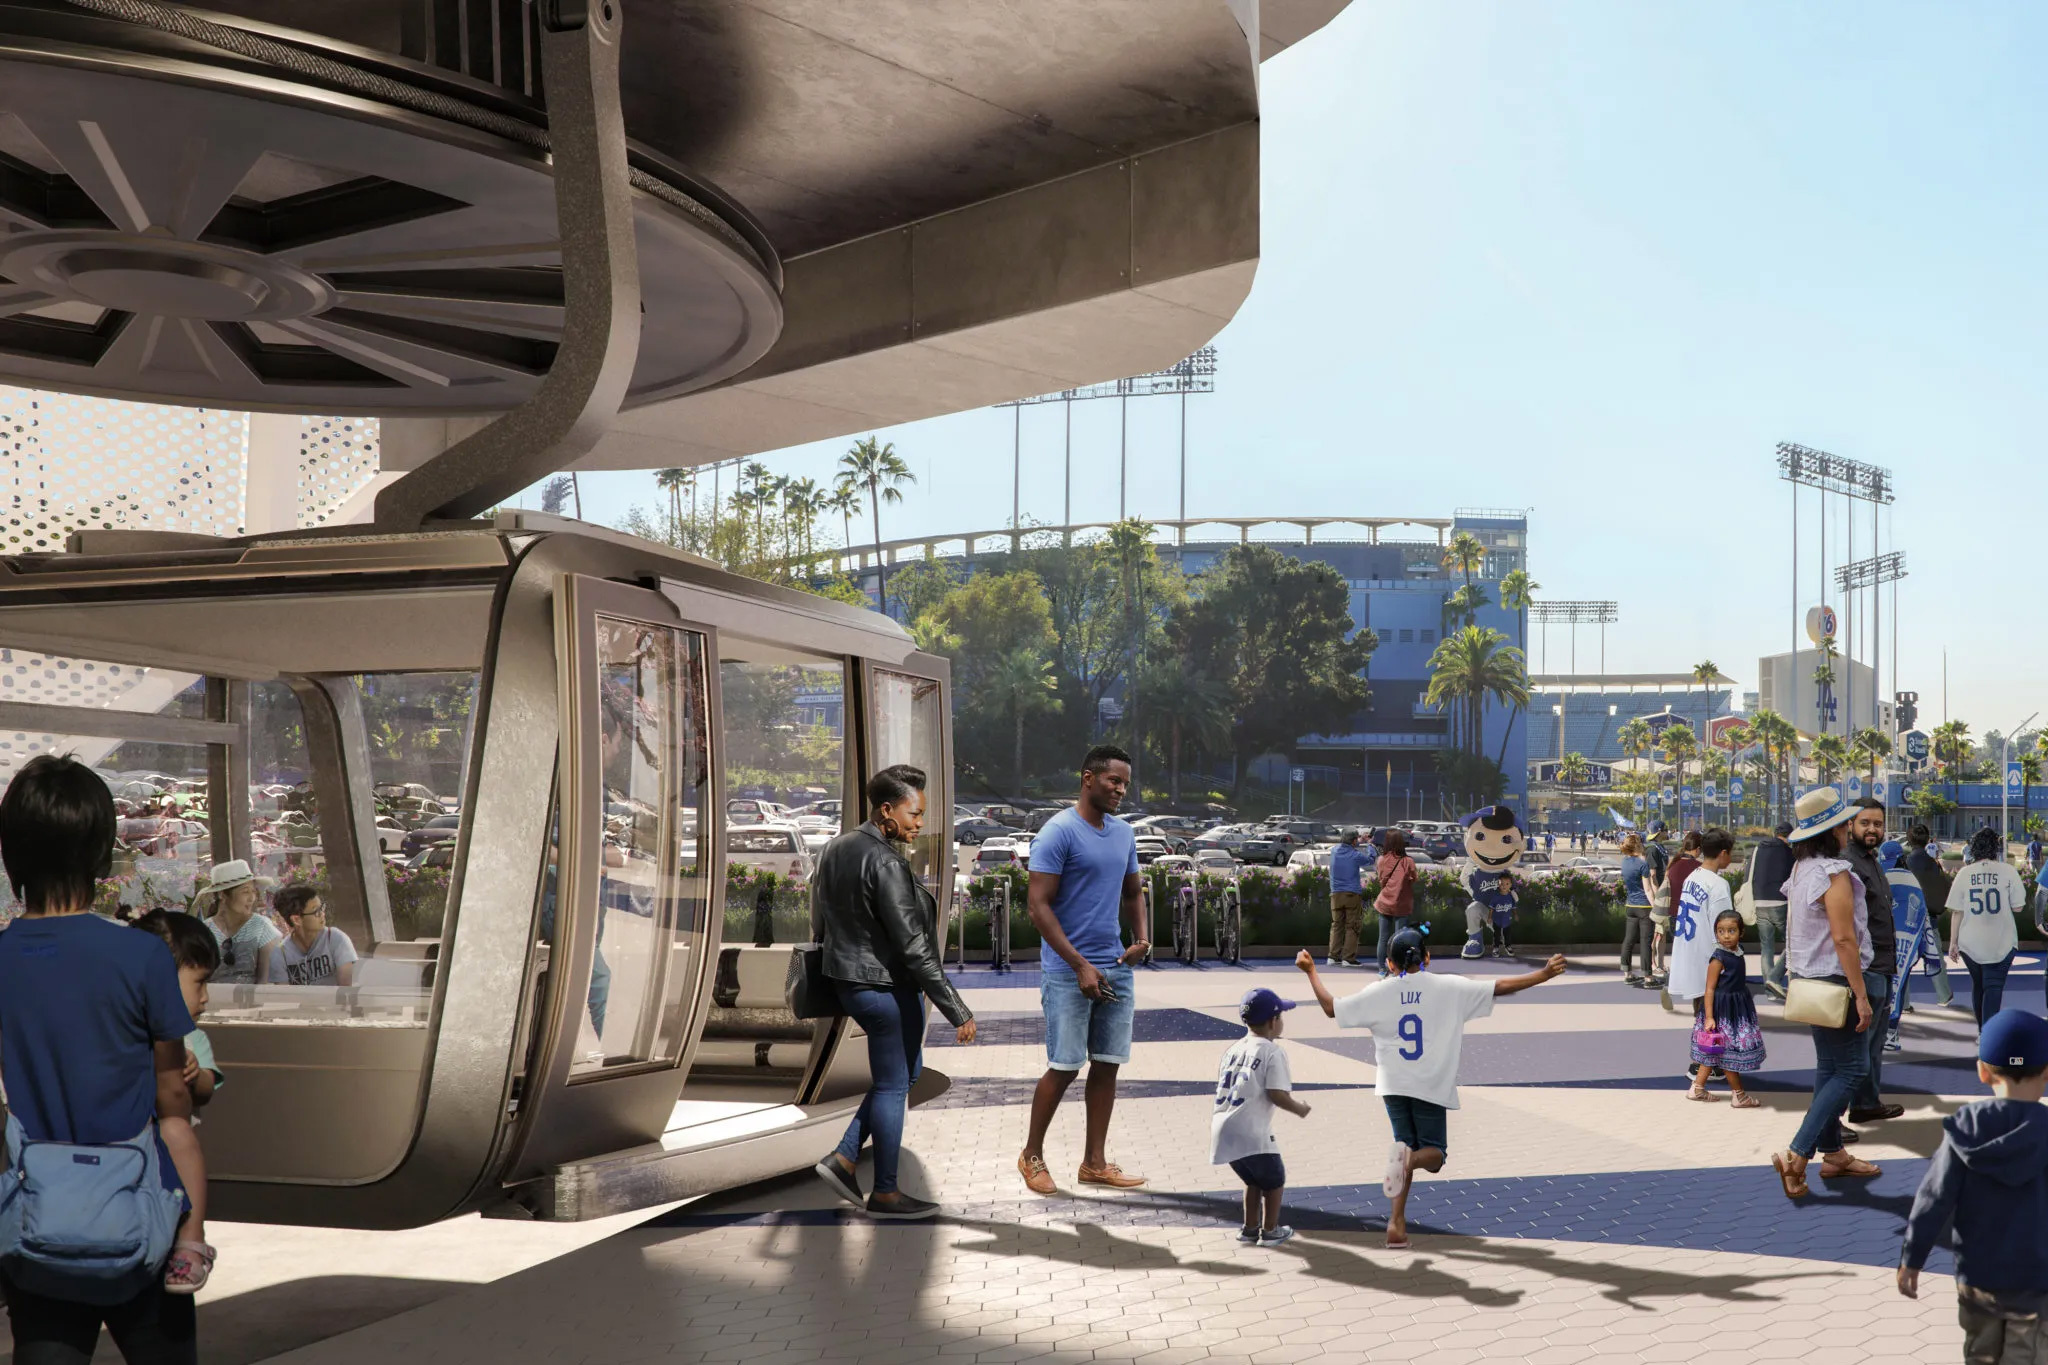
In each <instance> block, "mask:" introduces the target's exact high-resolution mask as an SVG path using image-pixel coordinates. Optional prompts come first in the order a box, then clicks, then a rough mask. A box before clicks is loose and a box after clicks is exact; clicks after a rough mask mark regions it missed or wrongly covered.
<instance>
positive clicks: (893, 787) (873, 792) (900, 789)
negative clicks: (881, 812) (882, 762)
mask: <svg viewBox="0 0 2048 1365" xmlns="http://www.w3.org/2000/svg"><path fill="white" fill-rule="evenodd" d="M924 781H925V778H924V769H922V768H913V767H911V766H910V765H909V764H908V763H896V764H892V765H890V766H889V767H887V768H884V769H882V771H880V772H878V773H876V774H875V775H874V776H873V777H871V778H869V779H868V806H869V807H870V808H873V807H876V806H893V805H895V804H896V803H897V802H899V801H908V800H909V799H910V794H911V793H912V792H921V791H923V790H924Z"/></svg>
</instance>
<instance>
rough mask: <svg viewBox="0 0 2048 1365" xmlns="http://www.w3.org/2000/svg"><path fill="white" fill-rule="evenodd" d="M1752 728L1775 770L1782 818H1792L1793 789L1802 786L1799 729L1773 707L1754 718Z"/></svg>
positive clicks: (1773, 776)
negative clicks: (1800, 784) (1799, 763)
mask: <svg viewBox="0 0 2048 1365" xmlns="http://www.w3.org/2000/svg"><path fill="white" fill-rule="evenodd" d="M1749 728H1750V730H1751V732H1752V733H1754V734H1755V735H1756V740H1757V743H1758V744H1761V745H1762V746H1763V750H1764V758H1765V761H1766V764H1767V765H1768V766H1769V767H1770V769H1771V773H1772V784H1773V785H1774V786H1776V787H1777V788H1778V803H1779V809H1778V818H1779V819H1781V820H1783V819H1786V818H1789V816H1790V814H1791V810H1792V801H1793V788H1794V787H1795V786H1797V785H1798V783H1797V778H1796V770H1797V765H1798V762H1799V729H1798V727H1797V726H1795V725H1793V724H1792V722H1791V721H1789V720H1787V719H1785V717H1783V716H1781V715H1779V714H1778V713H1777V712H1776V711H1773V710H1771V709H1770V708H1769V707H1765V708H1763V709H1761V710H1759V711H1758V712H1757V713H1756V714H1755V715H1753V716H1751V717H1750V719H1749ZM1781 774H1782V776H1781Z"/></svg>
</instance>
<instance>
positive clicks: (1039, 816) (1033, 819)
mask: <svg viewBox="0 0 2048 1365" xmlns="http://www.w3.org/2000/svg"><path fill="white" fill-rule="evenodd" d="M1073 804H1074V803H1073V802H1071V801H1062V802H1060V803H1059V804H1058V805H1054V806H1040V807H1038V808H1037V809H1036V810H1034V811H1032V812H1031V813H1030V814H1029V815H1027V816H1025V817H1024V828H1025V829H1027V830H1029V831H1031V833H1033V834H1036V833H1038V831H1040V830H1042V829H1044V828H1045V826H1046V822H1047V821H1048V820H1051V819H1052V818H1053V816H1055V815H1058V814H1059V813H1060V812H1061V811H1063V810H1066V809H1067V808H1068V807H1070V806H1072V805H1073Z"/></svg>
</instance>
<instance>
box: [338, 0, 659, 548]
mask: <svg viewBox="0 0 2048 1365" xmlns="http://www.w3.org/2000/svg"><path fill="white" fill-rule="evenodd" d="M557 8H558V13H557V15H556V17H555V22H553V23H551V24H550V31H549V32H547V33H546V34H544V35H543V37H542V39H541V63H542V72H543V75H544V78H545V80H546V88H547V103H548V132H549V136H550V138H551V139H552V143H553V148H554V172H555V221H556V233H557V236H558V237H559V238H560V241H561V250H562V296H563V299H562V301H563V309H562V339H561V344H560V346H559V347H558V349H557V350H556V352H555V360H554V365H553V367H552V368H550V369H549V370H548V373H547V377H546V378H545V379H543V380H542V381H541V385H540V388H539V389H537V390H536V391H535V392H534V394H533V396H532V397H531V398H529V399H527V400H526V402H524V403H522V404H520V405H519V406H518V407H516V408H514V409H513V410H512V411H510V412H508V413H506V414H505V415H504V416H502V417H500V418H499V419H498V420H497V421H495V422H493V423H491V424H490V425H489V426H487V427H485V428H484V429H483V430H481V431H478V432H476V433H474V434H473V435H470V436H468V437H465V438H464V439H463V440H460V441H458V442H456V443H455V444H454V445H452V446H450V447H449V448H448V449H447V450H445V451H443V452H442V453H441V454H439V455H436V456H435V457H434V458H432V459H430V460H428V461H427V462H426V463H425V464H423V465H421V466H420V467H419V468H418V469H415V470H413V471H412V472H411V473H409V474H407V475H406V476H405V477H404V478H402V479H399V480H398V481H397V482H395V483H393V484H392V485H391V486H390V487H388V488H386V489H385V490H384V491H383V492H382V493H380V494H379V495H378V496H377V512H376V524H377V526H378V528H379V529H381V530H393V531H400V530H416V529H418V528H419V527H420V525H421V524H422V523H424V522H425V521H427V520H428V519H429V518H464V517H472V516H475V515H476V514H477V513H479V512H482V511H484V510H486V509H488V508H490V507H493V506H496V505H497V504H498V503H500V502H502V501H504V500H505V499H506V498H507V497H510V496H511V495H512V494H514V493H516V492H518V491H519V490H520V489H522V488H525V487H527V486H529V485H531V484H533V483H535V482H538V481H539V480H540V479H542V478H545V477H546V476H547V475H549V474H552V473H554V472H555V471H556V470H558V469H561V468H562V467H563V466H565V465H568V464H570V463H572V462H573V461H575V460H576V459H578V458H579V457H581V456H582V455H585V454H587V453H588V452H589V451H590V449H591V448H592V447H593V446H595V445H596V444H597V442H598V440H599V439H600V438H601V437H603V435H604V434H605V432H606V431H607V430H609V429H610V427H611V423H612V420H613V419H614V418H615V417H617V416H618V413H619V406H620V404H621V403H623V402H624V401H625V397H626V388H627V385H628V384H629V383H630V382H631V380H632V377H633V366H634V363H635V361H636V360H637V359H638V357H639V353H640V264H639V257H638V253H637V251H636V249H635V244H634V239H633V202H632V189H631V185H630V182H629V180H628V178H627V165H626V126H625V119H624V116H623V115H622V113H621V111H620V107H619V31H620V21H621V17H622V12H623V7H622V6H621V5H619V4H618V3H617V0H593V3H591V4H590V5H589V6H588V7H587V9H585V10H584V11H583V12H582V13H580V14H577V13H575V11H576V10H578V9H581V8H582V7H580V6H572V5H565V6H560V7H557ZM561 11H568V12H566V13H563V12H561ZM579 20H580V21H581V22H580V23H579V22H578V21H579Z"/></svg>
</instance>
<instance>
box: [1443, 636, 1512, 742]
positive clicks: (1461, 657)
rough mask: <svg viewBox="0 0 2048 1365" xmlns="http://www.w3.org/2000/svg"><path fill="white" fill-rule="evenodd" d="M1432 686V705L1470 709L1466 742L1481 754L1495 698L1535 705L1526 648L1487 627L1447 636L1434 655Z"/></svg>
mask: <svg viewBox="0 0 2048 1365" xmlns="http://www.w3.org/2000/svg"><path fill="white" fill-rule="evenodd" d="M1429 674H1430V676H1429V686H1428V687H1427V688H1426V689H1425V690H1424V692H1423V694H1422V699H1423V700H1424V701H1425V702H1427V703H1428V704H1429V705H1431V706H1441V705H1443V704H1445V703H1446V702H1456V703H1458V704H1459V705H1461V706H1462V707H1463V708H1464V713H1465V739H1466V747H1467V748H1468V749H1469V750H1470V751H1471V753H1472V756H1473V757H1474V758H1478V757H1480V756H1481V755H1480V736H1481V734H1482V724H1483V722H1484V721H1485V718H1486V703H1487V701H1488V700H1489V699H1491V700H1494V701H1498V702H1500V703H1501V704H1502V705H1504V706H1527V705H1528V704H1529V675H1528V674H1527V673H1526V672H1525V671H1524V670H1523V668H1522V651H1521V650H1519V649H1516V648H1515V647H1514V646H1513V645H1511V644H1509V643H1508V637H1507V636H1505V635H1503V634H1501V633H1500V632H1499V631H1497V630H1493V629H1491V628H1489V627H1486V626H1466V627H1465V628H1464V629H1462V630H1460V631H1458V632H1456V633H1455V634H1452V635H1447V636H1445V637H1444V639H1443V641H1442V643H1440V644H1439V645H1437V647H1436V649H1435V650H1434V651H1433V652H1432V653H1431V654H1430V656H1429Z"/></svg>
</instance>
